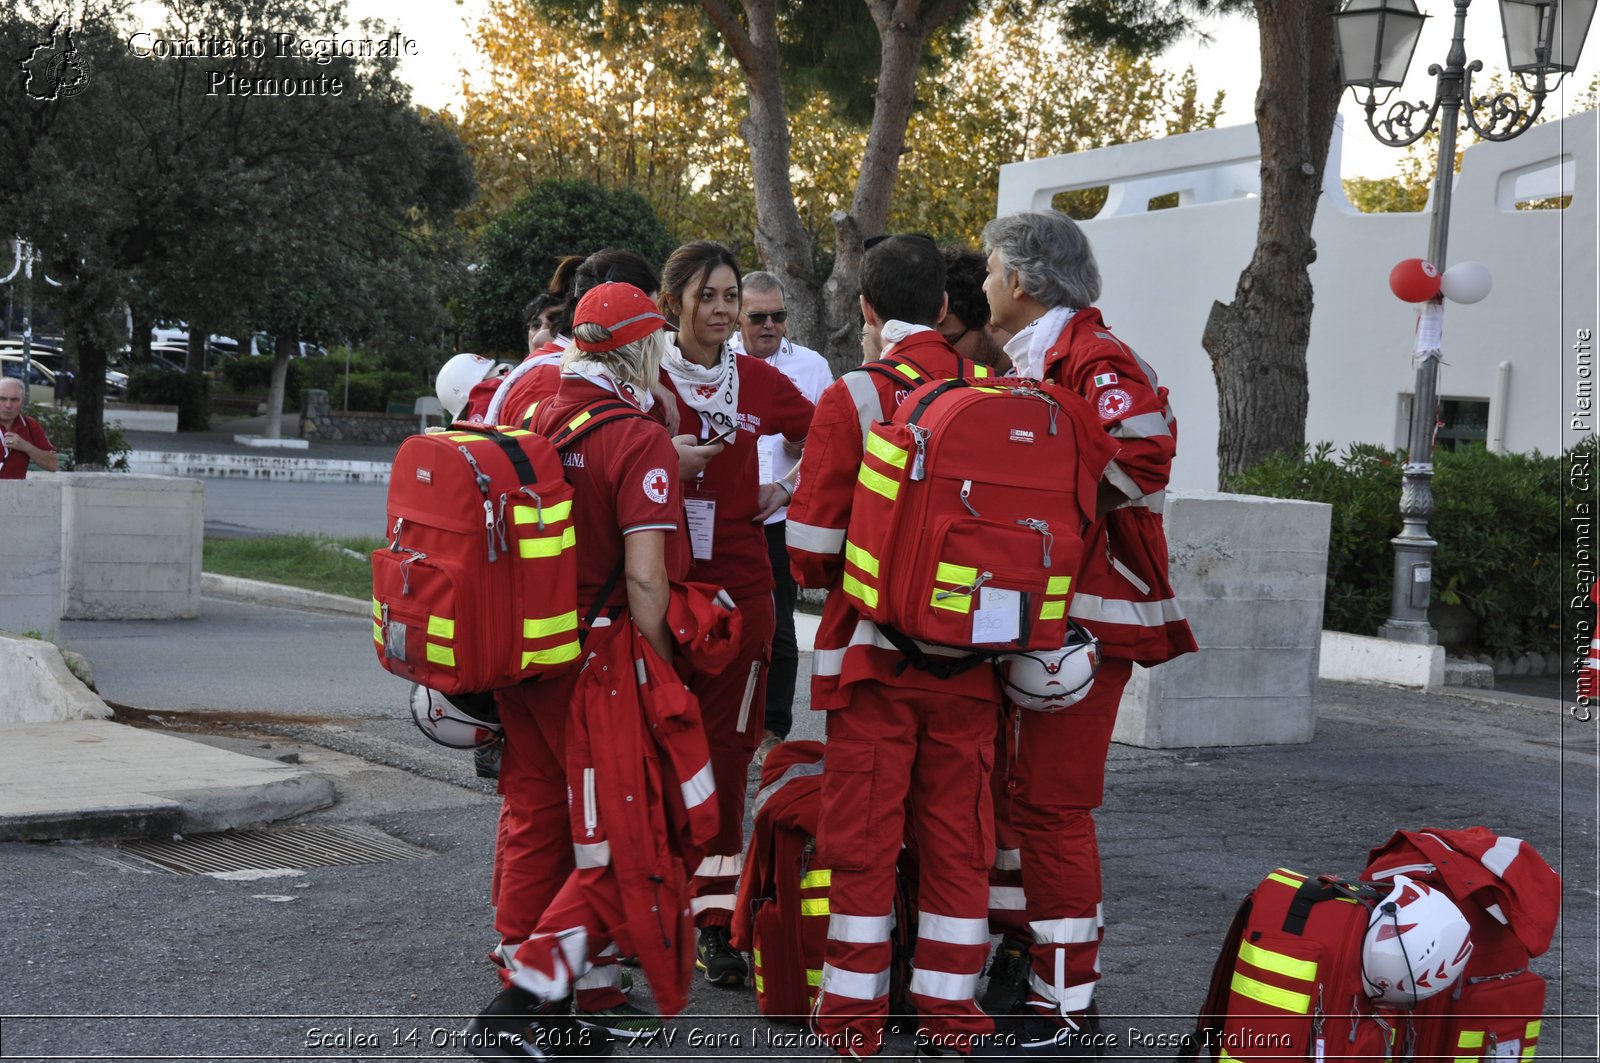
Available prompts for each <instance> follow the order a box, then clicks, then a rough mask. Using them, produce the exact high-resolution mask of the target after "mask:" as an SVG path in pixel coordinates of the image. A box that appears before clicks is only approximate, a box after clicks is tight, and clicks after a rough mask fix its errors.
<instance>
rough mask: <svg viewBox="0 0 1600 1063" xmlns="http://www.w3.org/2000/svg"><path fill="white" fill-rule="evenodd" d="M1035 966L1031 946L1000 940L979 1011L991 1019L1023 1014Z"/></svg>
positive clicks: (990, 967)
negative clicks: (1029, 950)
mask: <svg viewBox="0 0 1600 1063" xmlns="http://www.w3.org/2000/svg"><path fill="white" fill-rule="evenodd" d="M1032 962H1033V961H1032V959H1031V958H1030V957H1029V956H1028V946H1026V945H1023V944H1020V943H1018V942H1016V941H1012V940H1011V939H1010V938H1001V939H1000V944H998V945H996V946H995V947H994V957H993V958H992V959H990V961H989V984H988V986H987V987H985V989H984V991H983V996H981V997H979V998H978V1007H980V1008H982V1009H983V1010H984V1011H986V1012H988V1013H989V1014H990V1015H1015V1014H1017V1013H1018V1012H1019V1011H1021V1010H1022V1001H1023V998H1024V997H1025V995H1026V994H1027V991H1028V971H1029V970H1030V969H1031V965H1032Z"/></svg>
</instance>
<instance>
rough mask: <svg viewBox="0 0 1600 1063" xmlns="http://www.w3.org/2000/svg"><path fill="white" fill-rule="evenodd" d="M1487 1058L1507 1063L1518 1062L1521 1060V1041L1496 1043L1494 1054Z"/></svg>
mask: <svg viewBox="0 0 1600 1063" xmlns="http://www.w3.org/2000/svg"><path fill="white" fill-rule="evenodd" d="M1488 1058H1490V1059H1503V1060H1507V1061H1515V1060H1519V1059H1521V1058H1522V1041H1521V1040H1520V1039H1519V1040H1516V1041H1496V1042H1495V1046H1494V1054H1493V1055H1491V1056H1489V1057H1488Z"/></svg>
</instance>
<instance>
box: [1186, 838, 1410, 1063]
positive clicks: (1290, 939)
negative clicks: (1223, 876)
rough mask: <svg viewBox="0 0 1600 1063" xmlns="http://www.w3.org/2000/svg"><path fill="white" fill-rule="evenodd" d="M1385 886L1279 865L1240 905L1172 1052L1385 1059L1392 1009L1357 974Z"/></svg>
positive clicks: (1389, 1053)
mask: <svg viewBox="0 0 1600 1063" xmlns="http://www.w3.org/2000/svg"><path fill="white" fill-rule="evenodd" d="M1386 892H1387V890H1386V889H1385V890H1380V889H1378V888H1377V887H1374V886H1372V885H1370V884H1367V883H1352V882H1342V881H1340V880H1338V879H1335V878H1332V877H1330V876H1326V875H1324V876H1321V877H1319V878H1310V877H1308V876H1306V875H1303V874H1301V873H1300V872H1298V871H1290V870H1288V869H1287V868H1281V867H1280V868H1278V869H1277V870H1276V871H1273V872H1272V873H1271V874H1269V875H1268V876H1267V877H1266V878H1264V879H1262V880H1261V884H1260V885H1258V886H1257V887H1256V888H1255V889H1254V890H1253V891H1251V893H1250V895H1249V896H1247V897H1246V898H1245V900H1244V903H1243V904H1241V905H1240V906H1239V911H1238V913H1237V914H1236V915H1235V916H1234V918H1233V924H1232V925H1231V926H1230V927H1229V928H1228V933H1227V936H1226V937H1225V938H1224V939H1223V943H1222V952H1221V954H1220V955H1219V956H1218V957H1217V963H1216V966H1215V967H1214V968H1213V969H1212V972H1211V988H1210V990H1209V991H1208V992H1207V994H1206V999H1205V1003H1204V1004H1203V1005H1202V1007H1201V1010H1200V1016H1199V1019H1198V1020H1197V1022H1196V1024H1195V1033H1194V1035H1193V1037H1192V1038H1191V1040H1190V1041H1189V1043H1188V1045H1187V1046H1186V1048H1185V1051H1184V1052H1183V1054H1182V1056H1181V1057H1180V1058H1185V1059H1202V1058H1203V1059H1212V1060H1224V1059H1228V1060H1238V1061H1240V1063H1244V1061H1247V1060H1267V1059H1272V1060H1297V1059H1310V1060H1316V1061H1318V1063H1320V1061H1322V1060H1325V1059H1326V1060H1333V1059H1358V1060H1388V1059H1393V1058H1394V1054H1395V1024H1396V1013H1395V1012H1394V1011H1393V1010H1392V1009H1390V1008H1388V1007H1386V1006H1383V1005H1380V1004H1377V1003H1375V1002H1374V1001H1373V1000H1372V999H1371V998H1369V997H1368V996H1367V994H1366V989H1365V987H1364V985H1363V983H1362V979H1361V942H1362V939H1363V938H1364V937H1365V936H1366V932H1367V922H1368V920H1369V918H1370V917H1371V914H1372V906H1373V905H1374V904H1376V903H1377V902H1378V901H1379V900H1381V899H1382V897H1383V896H1384V894H1385V893H1386Z"/></svg>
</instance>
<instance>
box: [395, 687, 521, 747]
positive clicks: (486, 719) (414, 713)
mask: <svg viewBox="0 0 1600 1063" xmlns="http://www.w3.org/2000/svg"><path fill="white" fill-rule="evenodd" d="M411 719H412V720H414V721H415V722H416V725H417V730H419V731H421V732H422V733H423V734H425V735H427V736H428V737H429V738H431V739H433V741H435V742H437V743H439V744H440V745H441V746H449V747H450V748H451V749H483V748H484V747H486V746H492V745H494V744H495V743H496V742H498V741H499V740H500V736H501V735H503V734H504V733H505V729H504V728H502V727H501V726H500V713H499V711H498V710H496V709H495V707H494V695H492V694H481V695H472V696H470V697H451V696H449V695H445V694H441V693H439V692H438V691H437V690H429V689H428V688H427V687H425V686H423V685H422V684H420V683H416V684H413V685H412V687H411Z"/></svg>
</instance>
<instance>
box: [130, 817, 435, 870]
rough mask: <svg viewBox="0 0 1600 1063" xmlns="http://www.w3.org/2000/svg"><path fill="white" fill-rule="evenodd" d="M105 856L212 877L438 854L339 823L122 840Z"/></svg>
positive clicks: (140, 865)
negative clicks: (175, 839)
mask: <svg viewBox="0 0 1600 1063" xmlns="http://www.w3.org/2000/svg"><path fill="white" fill-rule="evenodd" d="M105 855H106V856H107V858H109V859H110V860H111V861H112V862H114V863H117V864H121V865H122V866H125V867H131V868H134V869H135V870H139V871H149V870H150V868H151V866H152V865H154V866H155V867H157V868H159V869H161V870H162V871H167V872H170V873H172V874H174V875H212V874H219V873H226V872H231V871H273V870H278V869H290V870H298V869H303V868H309V867H335V866H345V865H350V864H385V863H393V862H395V861H398V860H415V859H417V858H418V857H423V856H432V855H433V853H432V852H430V851H429V850H427V849H424V848H422V847H420V846H416V845H411V844H410V843H408V842H403V841H400V840H399V839H398V838H391V837H390V836H389V835H387V834H384V833H383V832H382V831H379V830H376V829H374V828H371V827H343V826H336V827H283V828H278V829H271V830H242V831H224V832H222V833H219V834H194V835H190V836H188V837H186V838H184V839H183V840H182V841H131V842H119V843H117V844H116V845H114V846H111V847H109V848H108V850H107V851H106V853H105Z"/></svg>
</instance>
